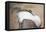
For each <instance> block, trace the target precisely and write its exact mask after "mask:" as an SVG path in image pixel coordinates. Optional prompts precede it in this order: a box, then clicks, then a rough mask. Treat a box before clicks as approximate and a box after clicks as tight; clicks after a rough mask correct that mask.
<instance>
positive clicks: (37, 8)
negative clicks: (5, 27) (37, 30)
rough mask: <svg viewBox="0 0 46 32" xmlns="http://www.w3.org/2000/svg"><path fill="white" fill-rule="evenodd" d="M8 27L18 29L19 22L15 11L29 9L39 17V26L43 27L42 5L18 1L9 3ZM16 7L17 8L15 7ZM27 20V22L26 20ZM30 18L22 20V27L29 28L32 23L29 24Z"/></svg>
mask: <svg viewBox="0 0 46 32" xmlns="http://www.w3.org/2000/svg"><path fill="white" fill-rule="evenodd" d="M9 7H10V29H19V22H18V18H17V16H16V13H17V12H18V11H20V10H24V9H26V10H31V11H32V13H34V14H36V15H38V16H39V17H40V19H41V26H40V27H41V28H43V27H44V6H43V5H40V4H20V3H10V4H9ZM17 7H18V8H17ZM26 21H27V22H26ZM30 21H31V20H24V24H23V28H26V27H27V28H30V27H31V25H32V27H33V26H34V24H31V23H32V21H31V22H30Z"/></svg>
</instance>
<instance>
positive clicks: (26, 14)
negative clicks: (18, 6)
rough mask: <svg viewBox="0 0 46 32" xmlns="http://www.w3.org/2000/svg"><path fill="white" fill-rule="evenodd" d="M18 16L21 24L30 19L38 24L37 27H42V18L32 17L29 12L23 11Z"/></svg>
mask: <svg viewBox="0 0 46 32" xmlns="http://www.w3.org/2000/svg"><path fill="white" fill-rule="evenodd" d="M17 16H18V18H19V21H20V23H21V22H22V21H23V20H24V19H29V20H32V21H33V22H34V23H35V24H36V26H37V27H39V26H40V23H41V21H40V17H39V16H37V15H32V14H31V13H30V12H27V11H21V12H18V13H17Z"/></svg>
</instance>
